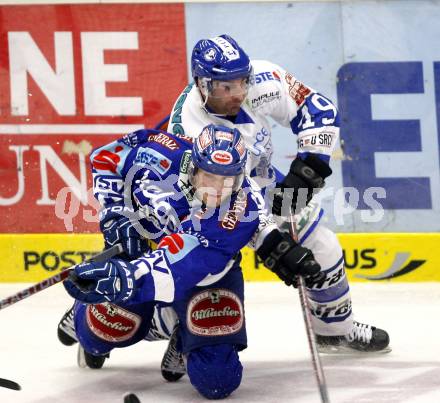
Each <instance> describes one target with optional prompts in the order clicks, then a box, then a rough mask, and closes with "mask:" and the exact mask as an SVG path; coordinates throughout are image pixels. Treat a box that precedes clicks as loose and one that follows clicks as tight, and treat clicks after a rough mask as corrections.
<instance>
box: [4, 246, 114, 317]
mask: <svg viewBox="0 0 440 403" xmlns="http://www.w3.org/2000/svg"><path fill="white" fill-rule="evenodd" d="M121 252H122V245H120V244H117V245H114V246H112V247H111V248H109V249H106V250H104V251H102V252H101V253H98V254H97V255H95V256H93V257H91V258H90V259H88V260H87V261H97V262H101V261H104V260H107V259H110V258H112V257H113V256H115V255H117V254H119V253H121ZM75 266H77V265H74V266H72V267H69V268H68V269H65V270H63V271H62V272H60V273H58V274H55V275H54V276H52V277H49V278H47V279H45V280H43V281H40V282H39V283H36V284H34V285H32V286H30V287H28V288H25V289H24V290H21V291H19V292H17V293H16V294H13V295H11V296H9V297H7V298H5V299H2V300H1V301H0V310H1V309H3V308H6V307H8V306H11V305H13V304H15V303H16V302H18V301H21V300H23V299H25V298H28V297H30V296H31V295H34V294H36V293H37V292H40V291H42V290H45V289H46V288H49V287H50V286H52V285H54V284H57V283H59V282H61V281H63V280H65V279H66V278H67V276H68V275H69V273H70V271H71V270H73V269H74V268H75Z"/></svg>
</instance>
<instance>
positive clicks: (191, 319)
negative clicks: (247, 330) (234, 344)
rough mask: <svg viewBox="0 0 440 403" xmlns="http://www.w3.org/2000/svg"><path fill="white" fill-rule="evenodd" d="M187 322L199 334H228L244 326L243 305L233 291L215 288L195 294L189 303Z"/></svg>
mask: <svg viewBox="0 0 440 403" xmlns="http://www.w3.org/2000/svg"><path fill="white" fill-rule="evenodd" d="M186 324H187V326H188V329H189V331H190V332H191V333H192V334H195V335H197V336H207V337H212V336H227V335H230V334H234V333H237V332H239V331H240V330H241V328H242V327H243V305H242V303H241V301H240V298H239V297H238V296H237V295H236V294H235V293H233V292H232V291H229V290H226V289H222V288H215V289H210V290H206V291H203V292H201V293H199V294H196V295H194V296H193V297H192V298H191V300H190V301H189V303H188V308H187V311H186Z"/></svg>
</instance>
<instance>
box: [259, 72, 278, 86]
mask: <svg viewBox="0 0 440 403" xmlns="http://www.w3.org/2000/svg"><path fill="white" fill-rule="evenodd" d="M270 80H276V81H281V79H280V76H279V75H278V73H277V72H276V71H272V72H270V71H263V72H261V73H258V74H255V84H260V83H263V82H265V81H270Z"/></svg>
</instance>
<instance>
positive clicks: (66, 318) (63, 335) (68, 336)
mask: <svg viewBox="0 0 440 403" xmlns="http://www.w3.org/2000/svg"><path fill="white" fill-rule="evenodd" d="M58 340H59V341H60V342H61V343H63V344H64V345H65V346H72V345H73V344H75V343H77V342H78V338H77V337H76V333H75V323H74V321H73V306H72V308H70V309H69V310H68V311H67V312H66V313H65V314H64V315H63V317H62V318H61V320H60V323H58Z"/></svg>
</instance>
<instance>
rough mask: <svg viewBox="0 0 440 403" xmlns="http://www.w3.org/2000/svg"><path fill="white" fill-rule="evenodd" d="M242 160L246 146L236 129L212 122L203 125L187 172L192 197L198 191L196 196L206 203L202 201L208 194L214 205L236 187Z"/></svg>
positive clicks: (241, 177) (243, 165)
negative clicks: (191, 187) (192, 193)
mask: <svg viewBox="0 0 440 403" xmlns="http://www.w3.org/2000/svg"><path fill="white" fill-rule="evenodd" d="M246 161H247V150H246V146H245V143H244V139H243V137H242V135H241V134H240V132H239V131H238V130H237V129H230V128H228V127H226V126H220V125H213V124H210V125H208V126H206V127H205V128H203V130H202V133H201V134H200V135H199V137H197V139H196V140H195V141H194V144H193V148H192V164H191V168H190V172H189V175H190V178H189V179H190V182H191V183H192V185H193V186H194V188H195V191H196V196H197V194H199V197H198V198H199V199H200V200H202V201H204V202H205V204H207V205H210V204H209V203H206V200H205V199H206V196H207V195H208V196H209V197H211V198H214V199H215V202H216V203H217V205H218V203H219V202H221V201H223V200H224V199H225V197H227V196H230V195H231V194H232V193H234V192H236V191H238V190H239V189H240V187H241V185H242V183H243V178H244V175H245V166H246ZM202 193H203V194H204V196H203V197H202V196H200V194H202ZM213 204H214V203H211V206H212V205H213Z"/></svg>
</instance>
